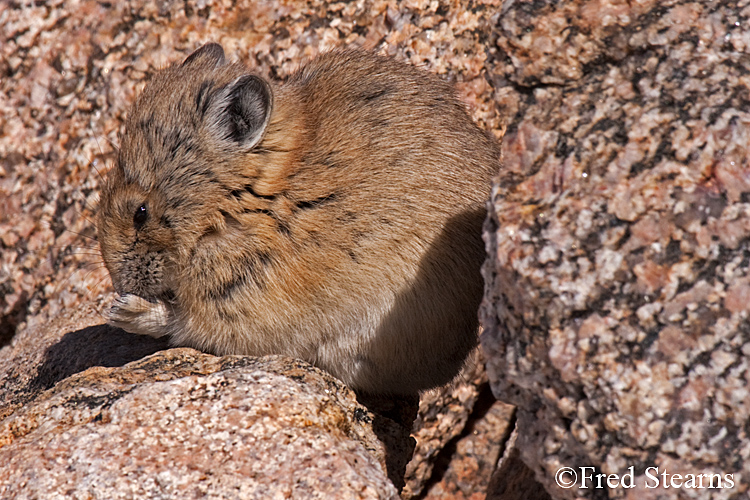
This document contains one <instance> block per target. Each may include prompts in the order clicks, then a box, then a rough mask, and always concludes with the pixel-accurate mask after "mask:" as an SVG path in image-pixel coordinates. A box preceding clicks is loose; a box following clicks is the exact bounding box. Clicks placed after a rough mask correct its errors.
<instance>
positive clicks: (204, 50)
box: [182, 42, 226, 68]
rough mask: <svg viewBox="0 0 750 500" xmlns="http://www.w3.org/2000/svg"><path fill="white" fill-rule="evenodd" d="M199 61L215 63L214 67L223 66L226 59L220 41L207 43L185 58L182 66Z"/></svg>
mask: <svg viewBox="0 0 750 500" xmlns="http://www.w3.org/2000/svg"><path fill="white" fill-rule="evenodd" d="M199 61H204V62H207V63H213V65H214V67H217V68H218V67H219V66H223V65H224V64H226V59H225V58H224V49H223V48H222V47H221V45H219V44H218V43H213V42H211V43H207V44H205V45H204V46H203V47H201V48H199V49H198V50H196V51H195V52H193V53H192V54H190V55H189V56H187V59H185V61H184V62H183V63H182V67H183V68H184V67H186V66H190V65H192V64H195V63H197V62H199Z"/></svg>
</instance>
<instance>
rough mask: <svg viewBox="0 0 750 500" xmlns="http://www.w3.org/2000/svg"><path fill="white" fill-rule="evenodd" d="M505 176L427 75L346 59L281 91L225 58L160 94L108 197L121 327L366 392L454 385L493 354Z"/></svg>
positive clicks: (180, 71)
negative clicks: (483, 348) (496, 227)
mask: <svg viewBox="0 0 750 500" xmlns="http://www.w3.org/2000/svg"><path fill="white" fill-rule="evenodd" d="M499 158H500V153H499V149H498V145H497V144H496V142H495V141H494V139H493V138H491V137H490V136H488V135H487V134H486V133H485V132H483V131H482V130H480V129H479V128H478V127H477V126H476V125H475V124H474V122H473V121H472V120H471V118H470V117H469V115H468V113H467V111H466V109H465V107H464V106H463V105H462V104H461V103H460V102H459V101H458V100H457V98H456V97H455V94H454V90H453V88H452V86H451V85H450V84H448V83H447V82H444V81H443V80H441V79H440V78H439V77H437V76H435V75H432V74H430V73H427V72H425V71H422V70H419V69H417V68H415V67H412V66H409V65H407V64H404V63H401V62H398V61H396V60H394V59H391V58H388V57H384V56H379V55H376V54H373V53H370V52H366V51H358V50H352V51H350V50H342V51H332V52H329V53H325V54H323V55H320V56H318V57H317V58H315V59H313V60H312V61H311V62H309V63H308V64H307V65H305V66H304V67H303V68H301V69H300V70H299V71H297V72H296V73H294V74H293V75H291V76H290V77H289V78H288V79H287V80H286V81H285V82H283V83H276V82H269V81H267V80H266V79H264V78H261V77H259V76H256V75H254V74H252V73H251V72H249V71H248V70H247V68H246V67H244V66H243V65H242V64H239V63H230V62H228V61H227V59H226V57H225V54H224V50H223V49H222V47H221V46H220V45H218V44H215V43H209V44H206V45H204V46H203V47H201V48H200V49H198V50H196V51H195V52H194V53H192V54H191V55H190V56H189V57H187V59H185V61H184V62H182V63H179V64H175V65H172V66H170V67H168V68H166V69H163V70H161V71H159V72H157V73H156V74H155V75H154V76H153V78H152V79H151V81H150V82H149V83H148V84H147V85H146V87H145V88H144V90H143V91H142V93H141V94H140V95H139V97H138V98H137V99H136V101H135V103H134V105H133V107H132V109H131V111H130V112H129V115H128V118H127V120H126V123H125V128H124V132H123V135H122V136H121V146H120V150H119V152H118V155H117V159H116V162H115V164H114V166H113V167H112V169H111V170H110V171H109V172H108V174H107V177H106V180H105V182H104V184H103V186H102V190H101V198H100V208H99V212H98V214H97V232H98V240H99V243H100V248H101V254H102V257H103V260H104V263H105V265H106V267H107V269H108V270H109V273H110V276H111V278H112V282H113V285H114V288H115V291H116V292H117V294H118V296H117V298H116V299H115V301H114V303H113V305H112V306H111V308H110V309H109V310H108V312H107V317H108V321H109V322H110V323H111V324H112V325H115V326H118V327H121V328H123V329H124V330H126V331H129V332H131V333H137V334H145V335H151V336H154V337H160V336H164V335H168V336H169V338H170V342H171V344H173V345H179V346H191V347H195V348H197V349H200V350H203V351H207V352H211V353H214V354H217V355H225V354H245V355H266V354H285V355H288V356H292V357H296V358H299V359H303V360H306V361H309V362H311V363H312V364H314V365H316V366H318V367H320V368H322V369H324V370H327V371H328V372H330V373H331V374H333V375H334V376H336V377H338V378H339V379H341V380H342V381H343V382H344V383H346V384H347V385H349V386H350V387H352V388H353V389H355V390H358V391H362V392H365V393H375V394H392V395H411V394H416V393H418V392H419V391H422V390H425V389H428V388H431V387H435V386H438V385H442V384H444V383H447V382H450V381H451V380H452V378H453V377H455V375H456V374H457V372H458V371H459V370H460V368H461V367H462V365H463V363H464V362H465V359H466V357H467V355H468V353H469V352H470V351H471V350H472V348H473V347H474V346H475V345H476V343H477V333H478V319H477V311H478V307H479V303H480V301H481V298H482V293H483V280H482V277H481V275H480V267H481V264H482V261H483V259H484V255H485V252H484V244H483V242H482V238H481V232H482V224H483V221H484V218H485V215H486V206H485V203H486V201H485V200H486V199H487V198H488V197H489V186H490V180H491V177H492V176H493V175H495V174H496V173H497V171H498V169H499V161H500V160H499Z"/></svg>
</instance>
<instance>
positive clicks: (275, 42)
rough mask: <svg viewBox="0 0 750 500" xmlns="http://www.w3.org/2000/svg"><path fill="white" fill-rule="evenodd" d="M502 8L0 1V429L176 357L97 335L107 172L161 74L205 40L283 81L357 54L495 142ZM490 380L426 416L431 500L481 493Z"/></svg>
mask: <svg viewBox="0 0 750 500" xmlns="http://www.w3.org/2000/svg"><path fill="white" fill-rule="evenodd" d="M501 3H502V2H501V1H500V0H477V1H474V0H471V1H467V2H450V1H440V2H438V1H425V0H407V1H395V0H358V1H355V2H324V1H322V0H309V1H299V2H282V1H261V2H256V1H254V0H253V1H251V0H240V1H230V0H187V1H185V2H154V1H145V0H135V1H132V2H99V1H95V0H53V1H47V2H0V75H2V76H0V347H1V346H2V345H5V344H9V343H10V342H11V338H12V339H13V340H12V343H11V344H9V345H6V346H5V347H4V348H2V350H0V418H3V417H8V416H9V415H11V414H12V413H13V412H15V411H20V410H19V408H21V407H23V406H24V405H25V404H37V400H36V398H38V397H39V393H40V392H41V391H44V390H46V389H50V388H52V387H53V385H54V384H55V383H57V382H59V381H61V380H63V379H65V378H66V377H69V376H72V375H74V374H76V373H79V372H81V371H83V370H85V369H87V368H89V367H94V366H104V367H112V368H114V367H121V366H122V365H124V364H125V363H127V362H131V361H135V360H138V359H141V358H142V357H144V356H146V355H148V354H152V353H154V352H157V351H159V350H161V349H163V348H164V347H165V345H164V343H163V342H158V341H153V340H151V339H142V338H138V339H134V338H133V336H130V335H127V334H125V333H123V332H121V331H116V330H112V329H109V328H107V327H99V326H97V325H98V324H100V323H101V322H102V320H101V318H100V317H98V316H97V312H98V311H99V312H100V311H102V310H103V308H104V307H106V305H107V304H108V302H109V300H110V299H111V293H112V290H111V286H110V282H109V278H108V276H107V274H106V271H105V269H104V268H103V267H102V266H101V260H100V258H99V256H98V250H97V248H96V241H95V239H94V238H95V231H94V227H93V224H92V222H91V220H92V218H93V213H95V211H96V201H97V189H98V186H99V183H100V180H101V179H100V175H99V173H100V172H102V171H105V170H106V169H107V168H109V166H110V165H111V161H112V159H113V156H114V152H115V151H116V147H117V144H118V142H119V141H118V137H117V134H118V132H119V131H120V129H121V125H122V121H123V118H124V117H125V113H126V111H127V108H128V106H129V105H130V103H131V102H132V100H133V98H134V95H135V94H136V92H137V90H138V89H139V88H140V87H141V86H142V85H143V84H144V83H145V81H146V80H147V79H148V77H149V75H150V74H151V73H152V72H153V71H155V70H156V69H158V68H159V67H161V66H164V65H166V64H169V63H171V62H173V61H179V60H180V59H181V58H184V57H185V56H186V55H187V54H189V53H190V52H191V51H192V50H194V49H195V48H197V47H198V46H199V45H201V44H202V43H203V42H206V41H209V40H212V41H217V42H220V43H222V44H223V45H224V47H225V49H226V51H227V54H228V55H229V56H230V57H233V58H236V59H239V60H242V61H244V62H245V63H247V64H248V65H249V66H250V67H252V68H254V69H255V70H256V71H258V72H259V73H261V74H264V75H267V76H270V77H277V78H284V77H285V76H286V75H288V74H289V73H290V72H291V71H293V70H294V69H295V68H296V67H297V66H298V65H299V63H300V62H301V61H303V60H305V59H308V58H311V57H313V56H315V55H316V54H317V53H319V52H320V51H323V50H327V49H330V48H333V47H336V46H362V47H366V48H372V49H375V50H381V51H383V52H385V53H388V54H391V55H394V56H395V57H398V58H401V59H402V60H406V61H408V62H410V63H412V64H416V65H418V66H421V67H423V68H425V69H427V70H429V71H432V72H434V73H437V74H440V75H442V76H443V77H445V78H447V79H449V80H451V81H454V82H455V83H456V86H457V88H458V91H459V95H460V97H461V98H462V100H463V101H464V102H465V103H466V104H467V105H468V106H469V109H470V111H471V113H472V114H473V116H474V118H475V119H476V120H477V122H478V123H479V124H480V125H481V126H482V127H484V128H486V129H487V130H491V131H493V132H494V133H495V134H496V135H498V136H500V135H501V134H502V130H503V123H502V120H501V117H500V115H499V114H498V110H497V106H496V104H495V102H494V99H493V85H494V82H493V80H492V79H491V78H488V76H490V72H488V69H487V64H486V63H487V54H486V51H485V45H486V43H487V41H488V40H489V39H490V33H491V31H492V29H493V20H492V19H493V16H496V15H497V13H498V12H499V9H500V6H501ZM480 380H482V379H481V373H476V374H473V375H467V378H466V381H464V382H461V383H459V384H458V385H457V386H455V387H452V388H446V389H443V390H440V391H435V392H434V393H431V394H429V395H428V396H427V399H426V400H425V402H423V403H422V405H421V412H422V416H421V417H420V418H419V419H418V426H417V428H416V429H415V433H414V436H415V437H416V439H417V448H416V452H415V456H416V459H415V461H413V462H412V464H411V465H410V468H409V472H408V474H407V481H408V484H409V488H411V490H410V491H413V492H417V491H418V492H420V493H419V495H421V497H422V498H452V496H451V495H453V493H452V492H458V491H459V490H460V491H462V492H464V493H465V494H466V496H467V497H469V496H470V495H469V493H470V494H471V495H474V497H475V498H477V495H479V497H481V495H482V494H483V491H484V488H485V485H486V484H487V481H488V480H489V475H490V474H491V470H492V468H493V464H494V461H495V460H496V458H497V456H498V454H499V452H500V450H499V444H500V443H502V442H504V440H505V439H506V437H507V432H508V429H507V422H502V421H500V420H499V419H498V418H497V417H498V415H506V414H508V408H507V407H504V406H503V405H501V404H500V403H497V406H492V402H491V401H490V400H489V394H488V393H487V390H486V387H487V386H486V382H479V381H480ZM476 384H484V385H480V386H477V385H476ZM45 394H49V393H45ZM475 405H476V407H477V411H473V408H474V406H475ZM488 407H489V408H492V409H491V410H488ZM475 431H476V433H475ZM485 450H486V454H485ZM435 464H437V465H435ZM415 494H416V493H415ZM457 498H458V497H457Z"/></svg>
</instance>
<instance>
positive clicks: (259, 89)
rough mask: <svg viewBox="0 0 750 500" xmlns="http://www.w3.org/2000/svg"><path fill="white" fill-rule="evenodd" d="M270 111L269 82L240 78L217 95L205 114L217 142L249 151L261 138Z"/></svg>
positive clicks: (246, 77) (247, 76)
mask: <svg viewBox="0 0 750 500" xmlns="http://www.w3.org/2000/svg"><path fill="white" fill-rule="evenodd" d="M272 107H273V92H272V91H271V86H270V85H269V84H268V82H266V81H265V80H263V79H262V78H260V77H257V76H255V75H243V76H241V77H239V78H237V79H236V80H235V81H234V82H232V83H231V84H229V85H227V86H226V87H224V88H223V89H221V90H219V91H217V92H216V94H215V96H214V98H213V99H212V102H211V105H210V110H209V112H208V113H207V120H209V122H208V126H209V127H210V130H211V131H212V133H213V134H214V135H216V136H217V137H218V138H219V139H221V140H224V141H231V142H233V143H236V144H238V145H240V146H242V147H244V148H248V149H249V148H252V147H253V146H255V145H256V144H258V142H260V139H261V138H262V137H263V133H264V132H265V130H266V127H267V126H268V121H269V120H270V118H271V108H272Z"/></svg>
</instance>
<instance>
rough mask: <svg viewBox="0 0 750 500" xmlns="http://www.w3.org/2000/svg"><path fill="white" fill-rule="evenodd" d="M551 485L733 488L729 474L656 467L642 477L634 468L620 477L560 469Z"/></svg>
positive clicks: (582, 469)
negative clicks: (679, 472) (673, 470)
mask: <svg viewBox="0 0 750 500" xmlns="http://www.w3.org/2000/svg"><path fill="white" fill-rule="evenodd" d="M555 482H556V483H557V485H558V486H559V487H561V488H575V487H578V488H580V489H588V488H592V489H601V488H609V489H615V488H626V489H630V488H635V487H636V484H638V485H641V484H642V485H643V486H644V487H646V488H649V489H653V488H677V489H731V488H734V478H733V476H732V474H711V473H702V474H672V473H669V472H668V471H667V470H661V469H659V468H658V467H649V468H647V469H646V470H645V471H644V473H643V476H642V477H641V476H636V475H635V467H632V466H631V467H629V468H628V471H627V472H625V473H623V474H602V473H600V472H597V471H596V468H594V467H578V468H575V469H574V468H573V467H561V468H560V469H558V470H557V472H556V473H555Z"/></svg>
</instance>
